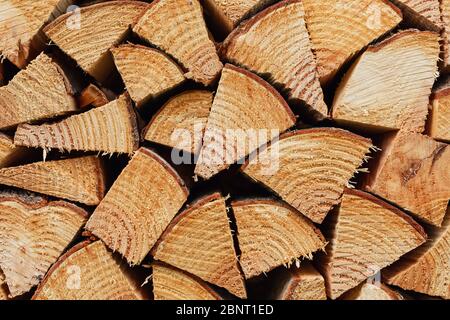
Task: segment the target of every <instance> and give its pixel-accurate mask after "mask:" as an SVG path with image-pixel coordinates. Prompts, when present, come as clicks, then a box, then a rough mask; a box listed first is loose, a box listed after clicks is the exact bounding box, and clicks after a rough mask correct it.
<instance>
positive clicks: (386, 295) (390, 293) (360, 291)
mask: <svg viewBox="0 0 450 320" xmlns="http://www.w3.org/2000/svg"><path fill="white" fill-rule="evenodd" d="M342 299H343V300H370V301H374V300H375V301H381V300H403V297H402V295H401V294H399V293H398V292H396V291H394V290H392V289H391V288H389V287H388V286H386V285H384V284H382V283H379V284H373V283H370V282H367V283H364V284H361V285H360V286H358V287H356V288H354V289H352V290H350V291H348V292H347V293H345V294H344V295H343V296H342Z"/></svg>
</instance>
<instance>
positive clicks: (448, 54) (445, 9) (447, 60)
mask: <svg viewBox="0 0 450 320" xmlns="http://www.w3.org/2000/svg"><path fill="white" fill-rule="evenodd" d="M441 13H442V22H443V25H444V29H443V32H442V38H443V47H444V48H443V49H444V57H443V58H444V59H443V60H444V61H443V65H444V68H445V70H446V71H450V0H441Z"/></svg>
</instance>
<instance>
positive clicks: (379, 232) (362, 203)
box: [318, 189, 427, 299]
mask: <svg viewBox="0 0 450 320" xmlns="http://www.w3.org/2000/svg"><path fill="white" fill-rule="evenodd" d="M331 218H332V219H330V220H331V221H330V224H329V226H328V227H329V228H330V234H329V236H330V238H329V240H330V244H329V247H327V254H326V255H324V256H323V261H320V263H319V264H318V266H320V268H322V274H324V276H325V281H326V284H327V294H328V296H329V297H330V298H332V299H336V298H338V297H339V296H341V295H342V294H343V293H344V292H346V291H348V290H349V289H352V288H354V287H356V286H357V285H359V284H360V283H361V282H363V281H364V280H366V279H367V278H369V277H371V276H374V275H376V274H377V273H378V272H379V271H380V270H381V269H383V268H384V267H387V266H388V265H390V264H392V263H394V262H395V261H397V260H398V259H399V258H400V257H401V256H402V255H404V254H406V253H407V252H409V251H411V250H413V249H415V248H417V247H418V246H420V245H421V244H423V243H424V242H425V241H426V237H427V235H426V234H425V231H424V230H423V228H422V227H421V226H420V225H419V224H418V223H416V222H415V221H414V220H413V219H412V218H410V217H409V216H408V215H407V214H405V213H403V212H402V211H401V210H399V209H397V208H396V207H393V206H391V205H389V204H388V203H386V202H383V201H382V200H380V199H378V198H376V197H374V196H372V195H370V194H368V193H365V192H362V191H358V190H350V189H348V190H346V191H345V193H344V196H343V197H342V202H341V205H340V207H339V208H338V210H337V212H334V213H333V216H332V217H331Z"/></svg>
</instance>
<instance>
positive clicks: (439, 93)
mask: <svg viewBox="0 0 450 320" xmlns="http://www.w3.org/2000/svg"><path fill="white" fill-rule="evenodd" d="M431 103H432V110H431V117H430V122H431V123H430V126H429V127H430V130H429V131H430V132H429V134H430V136H431V137H432V138H434V139H436V140H442V141H444V142H447V143H448V142H450V79H449V80H447V83H446V84H445V85H444V86H442V87H440V88H438V89H437V90H436V91H434V93H433V97H432V102H431Z"/></svg>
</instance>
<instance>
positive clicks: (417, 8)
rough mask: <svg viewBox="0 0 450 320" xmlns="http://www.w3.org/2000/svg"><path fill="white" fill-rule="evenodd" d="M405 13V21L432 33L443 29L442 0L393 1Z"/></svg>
mask: <svg viewBox="0 0 450 320" xmlns="http://www.w3.org/2000/svg"><path fill="white" fill-rule="evenodd" d="M391 1H392V2H393V3H394V4H395V5H396V6H397V7H399V8H400V9H401V10H402V11H403V16H404V19H405V21H407V22H408V23H410V24H411V25H417V26H420V27H421V28H424V29H428V30H431V31H436V32H438V31H440V29H441V28H442V20H441V11H440V9H439V6H440V3H439V2H440V0H391Z"/></svg>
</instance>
